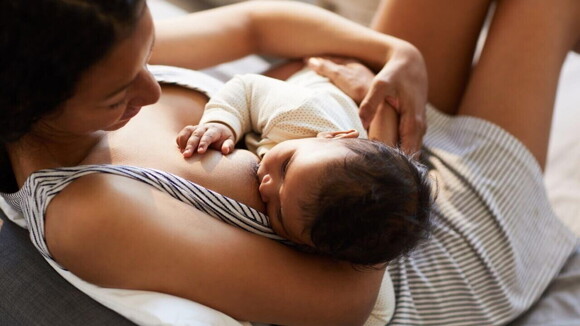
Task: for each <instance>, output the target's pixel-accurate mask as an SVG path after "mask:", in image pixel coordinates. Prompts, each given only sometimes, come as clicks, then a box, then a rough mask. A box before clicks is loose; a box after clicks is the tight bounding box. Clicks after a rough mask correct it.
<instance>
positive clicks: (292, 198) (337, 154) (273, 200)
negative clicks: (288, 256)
mask: <svg viewBox="0 0 580 326" xmlns="http://www.w3.org/2000/svg"><path fill="white" fill-rule="evenodd" d="M350 153H352V152H351V151H350V150H349V149H348V148H346V147H345V146H344V145H343V142H341V141H337V140H336V139H328V138H305V139H296V140H288V141H285V142H282V143H280V144H278V145H276V146H274V148H272V149H271V150H270V151H269V152H268V153H267V154H266V155H264V158H263V159H262V162H261V163H260V167H259V169H258V179H259V182H260V188H259V190H260V195H261V196H262V201H263V202H264V203H265V204H266V213H267V215H268V216H269V217H270V224H271V225H272V228H273V229H274V232H276V233H277V234H278V235H280V236H282V237H284V238H286V239H288V240H290V241H292V242H294V243H298V244H305V245H309V246H312V241H311V240H310V236H309V234H308V233H307V232H305V231H304V230H305V226H306V225H307V221H306V220H305V219H304V217H303V214H302V209H301V207H302V204H303V203H310V202H311V201H312V200H313V199H314V198H312V196H311V195H310V194H311V193H312V192H313V191H317V189H318V188H319V180H321V178H322V177H323V176H324V173H325V172H327V171H326V170H327V167H328V165H329V163H331V162H336V161H337V160H338V161H342V160H344V159H345V158H346V156H347V155H349V154H350Z"/></svg>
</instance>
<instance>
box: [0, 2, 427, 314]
mask: <svg viewBox="0 0 580 326" xmlns="http://www.w3.org/2000/svg"><path fill="white" fill-rule="evenodd" d="M0 12H2V17H0V18H1V21H2V22H3V23H2V24H4V25H5V26H6V27H3V28H2V36H1V37H0V40H1V42H2V52H4V53H6V55H3V56H2V58H3V64H2V69H3V71H2V74H1V76H2V77H0V78H2V81H1V82H0V84H1V85H2V87H1V88H2V91H1V92H2V95H1V97H0V98H1V101H2V103H1V105H0V106H1V107H2V108H3V110H2V116H1V117H0V121H1V123H2V124H3V125H2V128H1V129H2V130H3V131H2V140H3V149H4V150H6V152H7V154H8V156H4V157H3V159H4V162H3V163H4V164H3V165H2V166H3V168H2V175H3V180H2V185H3V186H4V187H5V188H4V189H2V190H3V191H4V192H10V193H11V194H9V195H6V198H7V199H9V200H10V201H11V202H12V203H13V204H14V205H15V206H18V207H19V208H20V209H21V210H24V211H25V213H26V214H25V215H27V218H28V224H29V226H30V228H31V230H32V232H31V233H32V234H33V235H32V236H31V237H32V238H33V242H34V243H35V245H36V246H37V248H38V249H39V250H40V251H41V253H43V254H44V255H45V256H46V257H48V258H49V259H54V260H55V261H56V262H57V263H58V264H60V265H61V266H62V267H64V268H66V269H68V270H70V271H71V272H73V273H74V274H76V275H78V276H80V277H81V278H83V279H85V280H87V281H89V282H92V283H96V284H99V285H101V286H106V287H119V288H133V289H143V290H153V291H159V292H165V293H170V294H173V295H177V296H181V297H184V298H188V299H191V300H194V301H197V302H200V303H203V304H205V305H208V306H211V307H213V308H216V309H218V310H221V311H224V312H226V313H227V314H229V315H231V316H233V317H235V318H238V319H242V320H255V321H265V322H273V323H279V324H306V323H309V324H324V323H327V324H341V323H350V324H359V323H362V322H363V321H364V320H365V319H366V317H367V315H368V313H369V311H370V308H371V307H372V304H373V302H374V300H375V297H376V293H377V291H378V285H379V284H380V282H381V279H382V275H383V273H384V271H381V270H376V271H368V272H365V273H361V272H357V271H355V270H353V269H352V268H351V267H350V266H349V265H348V264H343V263H338V262H333V261H330V260H326V259H322V258H318V257H313V256H308V255H303V254H300V253H297V252H294V251H292V250H290V249H289V248H287V247H286V246H283V245H280V244H273V243H271V241H269V240H267V239H264V238H261V237H259V236H255V235H252V234H249V233H246V232H242V231H240V230H237V229H234V228H232V227H230V226H228V225H226V224H224V223H221V222H219V221H216V220H214V219H212V218H210V217H208V216H207V214H206V213H205V212H203V211H201V210H200V209H201V208H200V207H197V206H196V209H194V208H192V207H191V206H190V205H188V204H185V203H183V202H181V201H178V200H175V199H174V198H173V197H170V196H168V195H167V194H165V193H162V192H159V191H158V190H155V189H153V188H151V187H150V186H148V185H146V184H143V183H141V182H140V181H136V180H134V179H130V178H126V177H124V176H119V175H115V174H104V173H96V172H97V171H96V170H90V171H89V170H84V168H81V167H80V166H83V165H91V164H96V165H99V166H102V164H114V165H119V164H123V165H132V166H137V167H154V168H156V169H159V170H164V171H168V172H171V173H173V174H175V175H179V176H183V177H186V178H187V179H190V180H195V181H196V182H197V183H198V184H199V185H201V186H203V187H207V188H210V189H212V190H216V191H218V192H220V193H222V194H224V195H227V196H229V197H231V198H234V199H236V200H239V201H240V202H242V203H245V204H248V205H250V206H251V207H254V208H256V209H258V210H263V206H262V205H263V204H262V203H261V201H260V198H259V197H258V193H257V186H256V179H255V177H254V176H253V175H252V174H251V173H250V171H251V169H252V167H253V166H254V165H255V163H256V162H257V159H256V157H254V156H253V155H250V154H249V153H247V152H242V151H240V152H237V153H233V154H232V155H230V156H228V157H227V158H223V157H221V155H219V154H218V153H214V154H210V155H204V156H203V157H195V158H193V159H191V160H183V157H182V156H181V155H180V153H179V151H178V150H177V149H176V148H175V145H174V139H175V136H176V134H177V132H178V131H179V130H180V129H181V128H182V127H183V126H185V125H186V124H196V123H197V121H198V120H199V116H200V115H201V110H202V108H203V105H204V104H205V102H206V101H207V98H206V96H205V95H203V94H202V93H199V92H193V91H190V90H187V89H184V88H181V87H176V86H168V87H166V88H164V90H163V97H162V98H161V99H160V101H159V103H158V104H157V106H155V107H151V108H145V109H141V108H142V107H143V106H146V105H148V104H152V103H154V102H156V101H157V100H158V98H159V96H160V90H159V86H158V85H157V83H155V81H154V80H153V78H152V76H151V75H150V73H149V72H148V71H147V69H146V66H145V65H146V63H147V62H148V61H149V57H150V55H151V49H152V48H153V47H154V39H155V37H154V32H153V25H152V20H151V17H150V14H149V12H148V9H147V7H146V5H145V2H144V1H137V0H135V1H111V0H106V1H105V0H103V1H88V0H87V1H75V2H70V1H62V0H42V1H41V0H39V1H36V2H35V4H34V5H33V4H31V3H29V2H27V3H23V2H21V1H4V2H2V8H0ZM174 24H177V26H175V27H172V26H169V27H166V28H161V29H160V31H159V33H158V36H157V43H156V45H155V51H154V53H153V55H154V57H153V59H152V60H151V61H152V62H153V61H157V62H158V61H160V60H165V61H171V60H173V59H178V58H185V59H182V62H188V63H189V64H190V66H194V67H203V66H207V65H211V64H215V63H218V62H221V61H225V60H230V59H233V58H236V57H239V56H243V55H245V54H248V53H252V52H261V53H266V54H273V55H285V56H308V55H316V54H323V53H331V54H337V55H345V56H352V57H357V58H359V59H361V60H364V61H366V62H367V63H368V64H369V65H371V66H374V67H375V68H377V69H378V68H380V66H382V65H383V64H385V63H387V64H386V66H385V68H384V70H383V72H382V73H380V74H379V77H378V78H377V79H376V81H377V86H378V87H376V88H377V90H379V91H377V92H375V93H376V95H375V96H371V97H369V102H372V101H376V99H375V97H376V96H383V97H384V96H385V94H386V93H385V92H384V89H385V88H387V89H389V91H390V92H396V93H397V95H398V96H399V97H400V102H401V108H403V107H405V108H406V109H407V111H406V112H408V113H409V115H411V116H417V117H418V119H417V121H415V120H413V118H407V121H406V122H405V125H407V126H408V125H412V124H413V123H419V124H420V123H421V118H422V115H423V112H422V110H420V109H421V107H422V106H423V104H424V98H425V94H424V91H425V88H426V87H425V80H424V76H425V73H424V66H423V63H422V59H421V57H420V55H419V54H418V52H417V51H416V50H415V49H414V48H413V47H412V46H410V45H408V44H407V43H406V42H403V41H399V40H396V39H393V38H390V37H387V36H384V35H382V34H380V33H376V32H371V31H369V30H367V29H364V28H362V27H359V26H357V25H355V24H351V23H349V22H347V21H345V20H343V19H339V18H337V17H335V16H333V15H330V14H328V13H325V12H324V11H322V10H320V9H315V8H314V7H310V6H305V5H299V4H289V3H251V4H245V5H239V6H233V7H228V8H222V9H218V10H214V11H208V12H206V13H202V14H198V15H193V16H191V17H189V18H185V21H181V22H180V21H177V22H175V23H174ZM183 25H185V26H183ZM81 27H82V28H81ZM331 27H332V28H331ZM175 30H180V31H181V32H179V34H177V35H173V34H172V31H175ZM304 31H309V32H308V33H304ZM65 35H66V37H64V36H65ZM182 35H185V37H186V39H187V41H186V42H184V41H182V40H181V39H179V37H181V36H182ZM296 35H300V36H299V37H296ZM321 40H322V41H321ZM350 43H353V44H357V45H360V46H361V47H354V46H352V47H345V46H344V45H345V44H350ZM174 45H175V46H174ZM200 45H203V46H200ZM192 46H193V47H192ZM362 48H365V49H370V50H371V51H370V52H368V53H367V51H366V50H363V49H362ZM177 52H182V54H181V55H179V56H177V57H174V54H176V53H177ZM41 53H42V55H39V54H41ZM387 60H388V62H387ZM173 63H174V64H178V63H179V62H173ZM405 67H407V68H405ZM403 68H405V69H403ZM385 86H388V87H385ZM379 87H382V89H379ZM31 92H32V93H34V95H32V94H31ZM387 94H388V93H387ZM379 100H380V101H382V100H383V98H380V99H379ZM417 108H418V109H417ZM139 111H142V112H140V113H139ZM137 113H139V114H138V115H137ZM412 129H413V128H403V129H402V131H403V132H405V131H408V130H411V131H413V130H412ZM414 132H415V133H416V134H415V135H414V136H413V137H414V138H415V141H411V142H408V141H407V144H410V145H411V146H410V147H412V146H413V143H414V142H417V141H418V140H419V138H420V135H421V134H422V129H421V128H415V131H414ZM409 137H411V135H409ZM415 146H416V145H415ZM8 159H9V160H8ZM61 167H68V168H69V169H65V170H66V171H65V170H60V169H59V168H61ZM55 169H59V170H55ZM77 169H78V170H77ZM99 169H100V168H99ZM100 170H101V171H102V169H100ZM142 170H144V169H142ZM38 171H42V172H38ZM46 171H50V172H48V174H45V172H46ZM85 171H86V172H87V175H85V176H83V177H80V175H78V174H77V175H75V174H76V173H77V172H79V173H81V174H83V173H85ZM36 172H38V173H36ZM65 173H66V174H67V175H68V176H67V177H66V178H67V179H66V181H65V180H64V179H61V180H60V181H56V179H50V178H57V179H58V178H60V176H63V174H65ZM68 173H72V174H68ZM47 176H48V178H49V179H47V178H44V177H47ZM77 177H78V179H77V180H76V181H75V182H72V183H70V184H69V182H70V181H72V179H71V178H73V179H76V178H77ZM40 179H42V182H41V183H42V185H41V184H36V183H35V180H36V181H39V180H40ZM54 182H56V183H62V182H64V183H62V185H63V187H62V188H60V189H56V188H54V189H52V190H51V191H50V195H48V196H44V194H42V193H37V192H35V191H40V190H39V189H40V188H38V187H37V186H41V187H43V186H44V185H49V184H52V185H55V183H54ZM231 184H236V185H240V187H236V188H233V187H231ZM26 185H29V186H26ZM19 188H20V189H21V190H19V191H18V192H16V191H17V190H18V189H19ZM25 188H26V190H23V189H25ZM43 189H46V188H43ZM29 190H30V192H28V191H29ZM45 194H46V193H45ZM21 199H24V201H22V200H21ZM34 210H36V211H35V212H32V211H34ZM43 216H44V218H43ZM36 217H39V218H38V219H36ZM165 217H167V218H165ZM215 239H220V240H219V241H215ZM44 240H46V241H44ZM169 266H171V267H169ZM224 266H227V268H224ZM255 266H261V267H260V277H255V276H256V269H255ZM127 271H131V272H127ZM305 276H307V277H306V278H305ZM276 282H281V283H283V284H286V286H287V288H285V289H278V288H273V287H272V284H276ZM337 298H339V299H338V300H337ZM298 311H299V312H300V313H299V314H297V312H298Z"/></svg>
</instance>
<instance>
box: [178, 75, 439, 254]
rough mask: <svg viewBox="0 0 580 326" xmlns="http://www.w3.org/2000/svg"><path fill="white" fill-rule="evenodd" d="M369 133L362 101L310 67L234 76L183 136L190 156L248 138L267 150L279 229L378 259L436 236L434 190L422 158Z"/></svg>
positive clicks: (317, 247) (325, 247)
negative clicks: (281, 75)
mask: <svg viewBox="0 0 580 326" xmlns="http://www.w3.org/2000/svg"><path fill="white" fill-rule="evenodd" d="M366 135H367V133H366V131H365V129H364V128H363V126H362V123H361V122H360V119H359V117H358V107H357V105H356V103H355V102H354V101H353V100H352V99H351V98H350V97H348V96H347V95H346V94H344V93H343V92H342V91H340V90H339V89H338V88H336V87H335V86H334V85H333V84H332V83H330V82H329V81H328V79H326V78H324V77H321V76H319V75H318V74H316V73H315V72H313V71H310V70H307V69H304V70H302V71H300V72H298V73H297V74H295V75H293V76H292V77H291V78H290V79H288V80H287V81H286V82H284V81H280V80H276V79H272V78H268V77H265V76H261V75H253V74H248V75H242V76H236V77H234V78H233V79H232V80H230V81H229V82H228V83H226V84H225V85H224V87H223V88H222V89H221V90H220V91H219V92H218V93H217V94H216V95H215V96H214V97H212V98H211V99H210V101H209V102H208V104H207V106H206V109H205V112H204V114H203V117H202V119H201V121H200V124H199V125H197V126H187V127H185V128H184V129H183V130H182V131H181V132H180V133H179V135H178V137H177V143H178V145H179V147H180V149H181V151H182V153H183V155H184V157H190V156H191V155H193V153H194V152H195V151H197V152H198V153H200V154H203V153H205V152H206V151H207V149H208V147H212V148H216V149H219V150H221V152H222V153H223V154H228V153H231V152H232V151H233V149H234V145H235V144H236V143H237V142H238V141H240V139H241V137H242V136H245V142H246V146H247V147H248V149H250V150H252V151H254V152H255V153H256V154H257V155H258V156H259V157H261V162H260V166H259V168H258V169H257V177H258V180H259V182H260V186H259V192H260V195H261V197H262V200H263V202H264V203H265V204H266V212H267V215H268V217H269V221H270V224H271V226H272V229H273V230H274V232H276V233H277V234H278V235H280V236H282V237H284V238H286V239H288V240H290V241H292V242H294V243H296V244H297V245H299V247H301V248H303V249H307V250H309V251H312V252H316V253H318V254H323V255H326V256H330V257H333V258H335V259H340V260H346V261H349V262H351V263H354V264H357V265H375V264H379V263H385V262H388V261H390V260H392V259H394V258H396V257H398V256H400V255H403V254H406V253H408V252H409V251H410V250H411V249H413V248H414V247H415V246H416V244H418V242H419V241H420V240H422V239H424V238H425V237H426V236H427V235H428V231H429V214H430V207H431V195H430V193H431V187H430V182H429V180H428V178H427V175H426V169H425V168H424V167H423V166H422V165H421V164H419V163H417V162H415V161H413V160H412V159H410V158H409V157H408V156H407V155H405V154H403V153H402V152H401V151H400V150H398V149H395V148H392V147H389V146H386V145H385V144H383V143H381V142H378V141H373V140H369V139H364V138H366ZM359 136H362V137H364V138H359Z"/></svg>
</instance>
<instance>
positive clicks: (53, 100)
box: [0, 0, 146, 192]
mask: <svg viewBox="0 0 580 326" xmlns="http://www.w3.org/2000/svg"><path fill="white" fill-rule="evenodd" d="M145 5H146V4H145V0H2V1H0V53H1V55H0V191H3V192H7V191H14V190H15V188H16V180H15V179H14V174H13V172H12V168H11V165H10V161H9V159H8V154H7V150H6V144H8V143H10V142H14V141H16V140H18V139H19V138H21V137H22V136H23V135H25V134H26V133H28V132H29V131H30V129H31V126H32V125H33V124H34V123H35V122H36V121H38V120H39V119H40V118H42V117H43V116H46V115H47V114H49V113H52V112H54V111H55V110H56V109H57V108H58V107H59V106H60V105H61V104H62V103H63V102H65V101H66V100H67V99H69V98H70V97H71V96H73V94H74V92H75V86H76V84H77V82H78V81H79V79H80V78H81V76H82V74H83V73H85V72H86V71H87V70H88V69H89V68H90V67H91V66H93V65H94V64H95V63H97V62H98V61H99V60H101V59H103V58H104V57H105V56H106V55H107V54H108V53H109V52H110V51H111V49H112V48H113V46H114V45H115V44H116V42H118V41H119V40H121V39H123V38H124V37H126V36H129V35H130V33H131V32H132V31H133V30H134V28H135V26H136V25H137V22H138V20H139V18H140V17H141V16H142V13H143V12H144V8H145Z"/></svg>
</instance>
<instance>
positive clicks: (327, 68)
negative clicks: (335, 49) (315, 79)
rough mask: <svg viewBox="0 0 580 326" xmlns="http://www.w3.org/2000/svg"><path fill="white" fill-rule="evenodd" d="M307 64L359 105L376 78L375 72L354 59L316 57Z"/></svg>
mask: <svg viewBox="0 0 580 326" xmlns="http://www.w3.org/2000/svg"><path fill="white" fill-rule="evenodd" d="M307 63H308V66H309V67H310V68H311V69H312V70H314V71H315V72H316V73H318V74H319V75H322V76H324V77H327V78H328V79H329V80H330V81H331V82H332V83H333V84H335V85H336V86H337V87H338V88H340V89H341V90H342V91H343V92H344V93H346V95H348V96H349V97H350V98H352V99H353V100H354V101H355V102H356V103H357V104H360V103H361V102H362V101H363V99H364V97H365V95H366V94H367V92H368V90H369V87H370V85H371V83H372V81H373V79H374V78H375V73H374V72H372V71H371V70H370V69H369V68H367V67H366V66H365V65H363V64H362V63H360V62H358V61H356V60H352V59H345V58H338V57H324V58H318V57H316V58H310V59H309V60H308V61H307Z"/></svg>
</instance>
